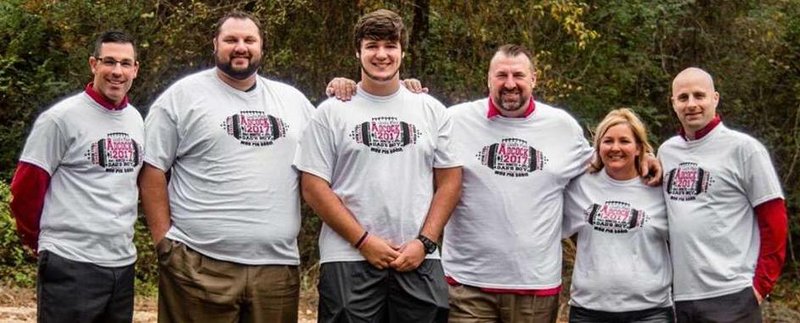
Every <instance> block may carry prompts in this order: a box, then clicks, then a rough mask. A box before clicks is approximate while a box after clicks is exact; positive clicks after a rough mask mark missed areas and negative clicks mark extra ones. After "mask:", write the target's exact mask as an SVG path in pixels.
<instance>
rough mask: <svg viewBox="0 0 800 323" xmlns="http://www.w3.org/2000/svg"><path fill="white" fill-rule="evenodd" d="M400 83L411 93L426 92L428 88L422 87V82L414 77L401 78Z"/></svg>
mask: <svg viewBox="0 0 800 323" xmlns="http://www.w3.org/2000/svg"><path fill="white" fill-rule="evenodd" d="M400 84H403V86H405V87H406V89H408V90H409V91H411V92H412V93H428V88H427V87H423V86H422V82H420V81H419V80H418V79H415V78H410V79H405V80H402V81H400Z"/></svg>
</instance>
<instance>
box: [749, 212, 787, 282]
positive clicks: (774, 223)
mask: <svg viewBox="0 0 800 323" xmlns="http://www.w3.org/2000/svg"><path fill="white" fill-rule="evenodd" d="M755 213H756V219H757V221H758V231H759V234H760V236H761V247H760V249H759V252H758V262H757V263H756V272H755V275H754V276H753V287H754V288H755V289H756V290H757V291H758V293H759V294H761V296H764V297H766V296H767V295H769V293H770V292H772V288H773V287H774V286H775V282H776V281H777V280H778V277H780V275H781V270H782V269H783V261H784V259H785V258H786V236H787V231H788V219H787V216H786V204H785V203H784V201H783V199H781V198H777V199H773V200H770V201H767V202H764V203H761V204H759V205H758V206H756V207H755Z"/></svg>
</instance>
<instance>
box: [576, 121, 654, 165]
mask: <svg viewBox="0 0 800 323" xmlns="http://www.w3.org/2000/svg"><path fill="white" fill-rule="evenodd" d="M621 124H624V125H628V128H630V129H631V132H632V133H633V138H634V140H636V145H638V147H639V156H636V159H635V160H634V161H635V165H636V173H637V174H639V175H641V174H640V172H639V165H641V162H642V158H644V156H645V154H648V153H651V152H652V151H653V146H652V145H651V144H650V141H649V140H648V139H647V128H646V127H645V126H644V123H643V122H642V120H641V119H639V117H638V116H637V115H636V113H634V112H633V111H632V110H631V109H628V108H620V109H614V110H611V111H610V112H608V114H607V115H606V117H605V118H603V121H600V124H598V125H597V129H596V130H595V132H594V158H592V162H591V164H589V173H597V172H599V171H600V170H601V169H603V167H604V166H605V165H604V164H603V160H602V159H601V158H600V141H601V140H602V139H603V136H604V135H605V134H606V132H607V131H608V129H611V127H613V126H617V125H621Z"/></svg>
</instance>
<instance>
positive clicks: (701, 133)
mask: <svg viewBox="0 0 800 323" xmlns="http://www.w3.org/2000/svg"><path fill="white" fill-rule="evenodd" d="M720 122H722V118H721V117H720V115H719V114H717V115H715V116H714V119H711V121H710V122H709V123H708V124H707V125H706V126H705V127H703V129H700V130H697V131H696V132H695V133H694V139H692V140H698V139H700V138H703V137H705V136H706V135H707V134H708V133H709V132H711V130H714V128H716V127H717V125H719V124H720ZM678 134H680V135H681V137H682V138H683V140H686V141H689V138H686V130H684V129H683V127H681V128H680V129H678Z"/></svg>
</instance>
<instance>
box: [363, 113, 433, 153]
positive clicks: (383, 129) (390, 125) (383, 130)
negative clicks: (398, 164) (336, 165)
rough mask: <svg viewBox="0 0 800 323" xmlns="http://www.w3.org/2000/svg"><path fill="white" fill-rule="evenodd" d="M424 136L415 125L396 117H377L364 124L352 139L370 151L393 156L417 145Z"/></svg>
mask: <svg viewBox="0 0 800 323" xmlns="http://www.w3.org/2000/svg"><path fill="white" fill-rule="evenodd" d="M421 135H422V132H420V131H419V130H418V129H417V127H416V126H414V125H413V124H410V123H407V122H404V121H399V120H397V118H395V117H377V118H372V120H371V121H366V122H363V123H361V124H359V125H357V126H356V127H355V129H353V131H352V132H351V133H350V139H353V140H355V141H356V142H357V143H360V144H363V145H364V146H367V147H369V149H370V151H373V152H376V153H382V154H393V153H396V152H400V151H403V148H404V147H406V146H408V145H413V144H416V143H417V139H419V137H420V136H421Z"/></svg>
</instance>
